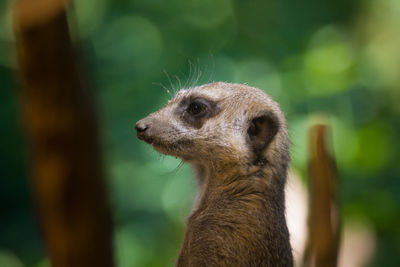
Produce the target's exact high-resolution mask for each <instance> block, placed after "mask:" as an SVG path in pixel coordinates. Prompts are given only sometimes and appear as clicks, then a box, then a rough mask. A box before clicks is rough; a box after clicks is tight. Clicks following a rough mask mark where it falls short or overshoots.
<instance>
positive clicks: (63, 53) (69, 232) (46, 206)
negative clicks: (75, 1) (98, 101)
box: [14, 0, 113, 267]
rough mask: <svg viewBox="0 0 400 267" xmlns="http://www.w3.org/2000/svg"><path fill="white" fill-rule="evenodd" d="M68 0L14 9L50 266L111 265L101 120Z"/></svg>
mask: <svg viewBox="0 0 400 267" xmlns="http://www.w3.org/2000/svg"><path fill="white" fill-rule="evenodd" d="M64 3H65V1H63V0H37V1H30V0H21V1H18V2H17V3H16V5H15V9H14V15H15V16H14V26H15V35H16V42H17V54H18V55H17V56H18V63H19V75H20V78H21V84H22V86H21V91H20V96H21V108H22V112H21V113H22V116H23V123H24V128H25V130H26V134H25V135H26V137H27V140H28V143H29V148H30V165H31V175H30V177H31V184H32V188H33V197H34V200H35V202H36V206H37V211H38V218H39V222H40V224H41V230H42V233H43V236H44V241H45V245H46V249H47V252H48V255H49V257H50V260H51V264H52V266H55V267H67V266H68V267H81V266H82V267H94V266H96V267H102V266H104V267H109V266H113V257H112V255H113V253H112V227H111V218H110V214H109V207H108V203H107V198H106V190H105V185H104V177H103V173H102V164H101V153H100V149H99V140H98V139H99V138H98V129H97V117H96V112H95V107H94V105H93V101H92V97H91V94H90V90H89V88H88V86H87V84H86V83H85V80H84V79H83V74H82V71H81V69H80V66H81V65H80V64H79V60H78V57H77V54H76V51H75V49H74V46H73V44H72V41H71V38H70V33H69V28H68V23H67V18H66V11H65V6H64Z"/></svg>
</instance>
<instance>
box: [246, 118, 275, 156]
mask: <svg viewBox="0 0 400 267" xmlns="http://www.w3.org/2000/svg"><path fill="white" fill-rule="evenodd" d="M278 129H279V120H278V118H277V117H276V116H275V114H273V112H271V111H265V112H263V113H261V114H260V115H257V116H255V117H254V118H253V119H251V121H250V124H249V128H248V129H247V134H248V136H249V140H250V144H251V146H252V147H253V150H254V152H255V153H256V154H259V153H261V152H262V151H263V150H264V149H265V148H266V147H267V146H268V145H269V143H270V142H271V141H272V139H273V138H274V136H275V135H276V133H277V132H278Z"/></svg>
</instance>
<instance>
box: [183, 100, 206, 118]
mask: <svg viewBox="0 0 400 267" xmlns="http://www.w3.org/2000/svg"><path fill="white" fill-rule="evenodd" d="M205 110H206V105H204V104H203V103H200V102H199V101H193V102H192V103H190V105H189V107H188V108H187V112H189V114H190V115H192V116H198V115H200V114H201V113H203V112H204V111H205Z"/></svg>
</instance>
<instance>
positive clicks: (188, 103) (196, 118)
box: [176, 96, 219, 129]
mask: <svg viewBox="0 0 400 267" xmlns="http://www.w3.org/2000/svg"><path fill="white" fill-rule="evenodd" d="M218 113H219V108H218V105H217V103H216V102H215V101H212V100H209V99H206V98H204V97H201V96H190V97H187V98H185V99H183V100H182V101H181V103H180V104H179V106H178V108H177V109H176V114H177V115H178V116H179V117H180V118H181V119H182V120H183V121H184V122H185V123H187V124H189V125H190V126H192V127H194V128H196V129H200V128H201V127H202V126H203V124H204V122H206V120H207V119H209V118H211V117H214V116H215V115H217V114H218Z"/></svg>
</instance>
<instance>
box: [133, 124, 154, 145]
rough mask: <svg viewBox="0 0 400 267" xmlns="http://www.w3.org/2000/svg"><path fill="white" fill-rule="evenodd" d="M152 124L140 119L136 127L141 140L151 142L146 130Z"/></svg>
mask: <svg viewBox="0 0 400 267" xmlns="http://www.w3.org/2000/svg"><path fill="white" fill-rule="evenodd" d="M149 127H150V125H149V124H148V123H145V122H144V121H143V120H140V121H138V122H137V123H136V125H135V129H136V132H137V137H138V138H139V139H140V140H144V141H146V142H151V140H149V139H150V138H149V136H148V131H147V132H146V130H147V129H149Z"/></svg>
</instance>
